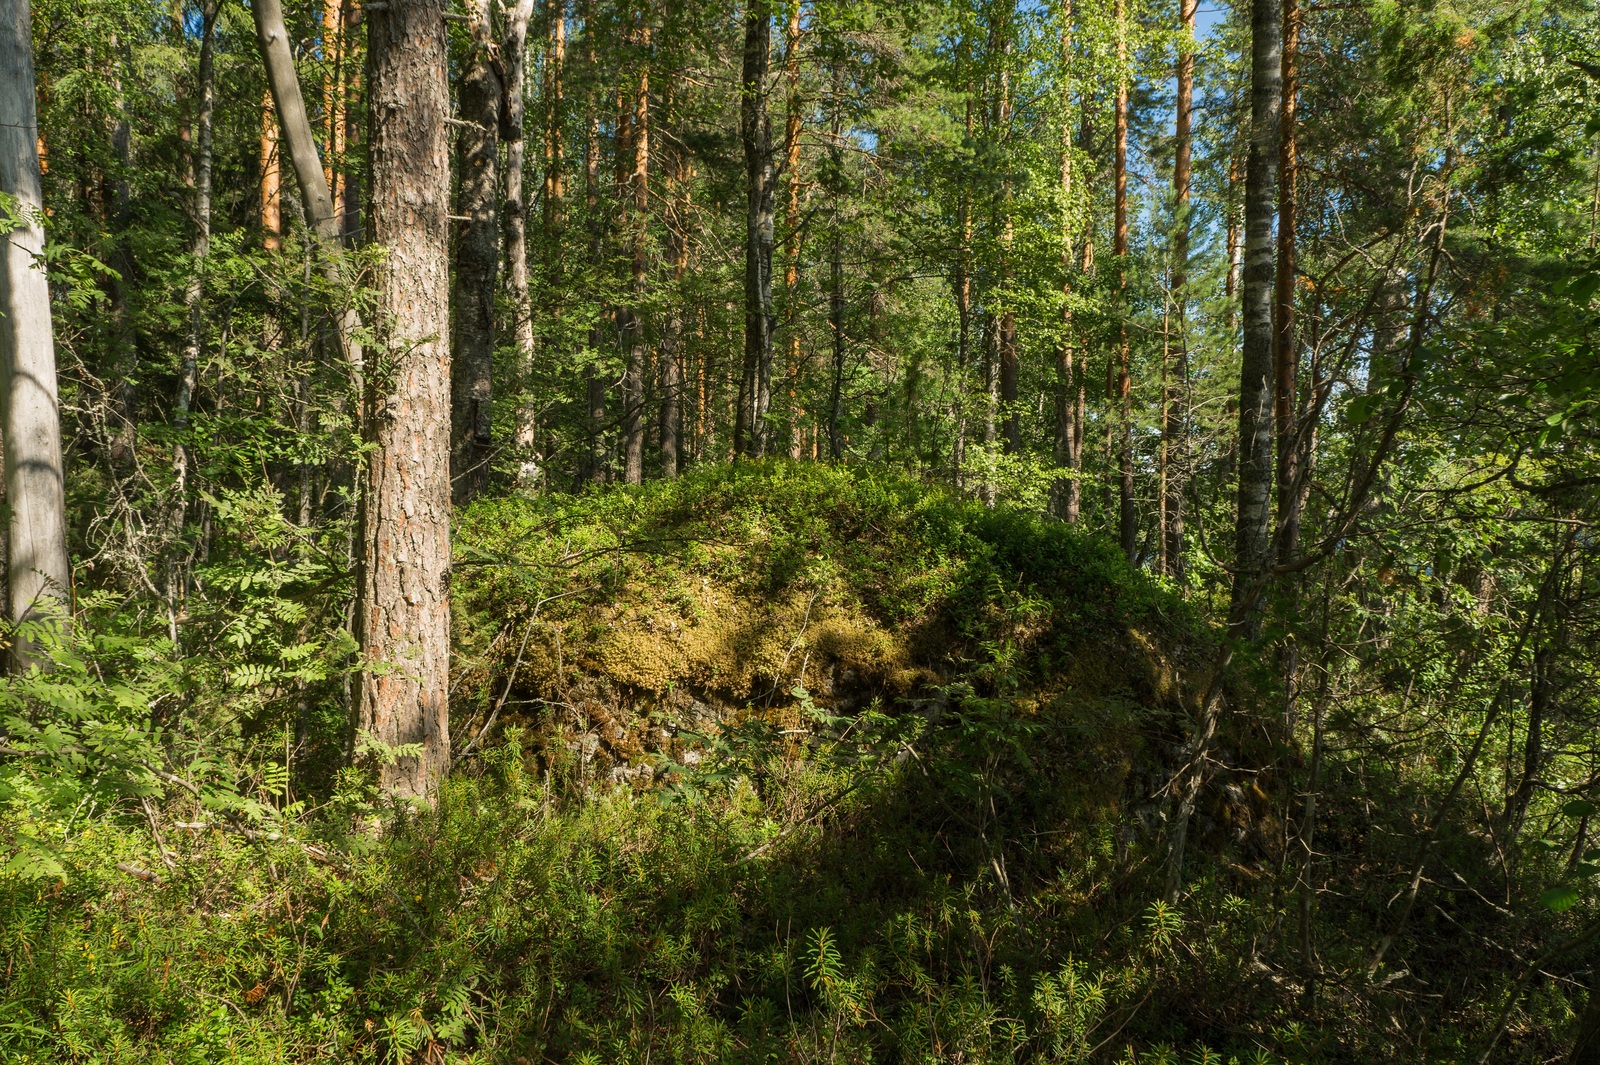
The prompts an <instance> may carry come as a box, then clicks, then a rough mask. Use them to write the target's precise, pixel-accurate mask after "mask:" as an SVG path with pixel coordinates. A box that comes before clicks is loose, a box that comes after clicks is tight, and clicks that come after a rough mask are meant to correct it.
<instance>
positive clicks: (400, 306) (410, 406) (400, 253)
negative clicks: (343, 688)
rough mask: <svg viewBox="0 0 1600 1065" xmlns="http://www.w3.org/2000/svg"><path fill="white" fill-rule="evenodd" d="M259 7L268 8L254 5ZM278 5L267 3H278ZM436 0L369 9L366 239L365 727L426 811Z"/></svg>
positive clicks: (444, 429)
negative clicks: (372, 356) (370, 368)
mask: <svg viewBox="0 0 1600 1065" xmlns="http://www.w3.org/2000/svg"><path fill="white" fill-rule="evenodd" d="M257 2H258V3H259V2H260V0H257ZM269 2H270V0H269ZM443 15H444V12H443V10H442V5H441V3H440V0H388V5H387V7H386V8H385V9H383V10H376V11H373V10H369V11H368V13H367V19H368V30H367V33H368V36H367V64H368V66H367V70H368V76H367V84H368V86H369V89H370V93H371V96H370V107H369V115H370V123H371V124H370V133H369V141H368V143H369V145H370V151H371V164H370V173H371V183H372V216H371V224H370V227H369V228H370V231H371V235H372V239H373V241H374V242H376V243H377V244H378V245H379V246H380V247H381V248H382V249H383V251H384V253H385V257H384V260H383V263H382V265H381V266H380V268H379V269H378V272H377V278H376V288H377V309H378V314H377V323H376V325H377V331H378V336H379V344H380V345H381V350H382V352H383V357H384V363H385V366H386V373H385V375H384V377H383V379H382V380H379V379H377V378H374V379H373V380H372V381H371V382H370V383H369V385H368V388H367V407H368V416H367V419H366V432H367V438H368V440H369V442H370V443H371V445H372V446H373V451H372V454H371V456H370V457H369V459H368V465H367V470H366V486H365V487H366V491H365V492H364V493H363V496H362V504H363V509H362V516H361V543H362V552H361V565H360V572H359V574H358V580H357V589H358V595H359V617H358V620H357V632H358V633H359V635H360V638H361V646H362V651H363V653H364V655H365V657H366V660H367V662H368V663H369V664H370V667H371V668H370V669H369V671H368V672H365V673H363V674H362V677H361V698H360V708H359V711H358V715H357V723H358V727H359V728H360V730H361V732H362V733H364V734H365V736H366V737H367V738H369V739H370V740H372V741H376V742H377V743H380V744H384V745H386V746H388V747H390V748H393V747H397V746H403V745H406V746H408V745H412V744H416V745H420V747H419V750H420V753H419V754H414V755H407V756H405V757H400V758H393V759H383V761H384V762H385V764H383V765H382V766H381V768H380V777H381V781H382V786H383V789H384V791H385V792H387V793H388V794H390V795H393V796H395V797H397V798H405V799H422V800H428V799H431V797H432V796H433V794H434V792H435V790H436V786H437V782H438V781H439V779H440V778H441V777H442V776H443V775H444V774H445V772H447V771H448V769H449V766H450V733H449V709H448V700H449V694H448V693H449V680H450V677H449V665H450V606H449V587H448V580H449V573H450V473H449V471H450V465H449V462H450V401H449V387H450V345H449V338H448V335H447V332H448V325H449V321H450V307H449V299H448V293H449V291H450V289H449V281H450V276H449V275H450V253H449V234H448V232H447V229H446V227H447V225H448V220H447V218H446V213H447V210H448V204H449V202H450V151H449V144H448V140H447V138H446V136H445V120H446V119H447V118H449V115H450V94H449V89H448V87H447V84H446V80H445V77H446V75H445V69H446V61H447V58H448V51H447V47H446V42H445V32H444V19H443Z"/></svg>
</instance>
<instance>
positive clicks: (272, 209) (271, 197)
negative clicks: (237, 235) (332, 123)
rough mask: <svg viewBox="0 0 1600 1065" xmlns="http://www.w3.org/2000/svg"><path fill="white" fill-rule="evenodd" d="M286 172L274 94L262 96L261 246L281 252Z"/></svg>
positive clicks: (263, 94)
mask: <svg viewBox="0 0 1600 1065" xmlns="http://www.w3.org/2000/svg"><path fill="white" fill-rule="evenodd" d="M282 194H283V172H282V171H281V170H279V169H278V120H277V118H276V117H275V116H274V114H273V110H272V93H271V92H270V91H267V90H263V92H262V96H261V203H260V218H261V246H262V247H263V248H265V249H266V250H267V251H278V250H279V249H280V248H282V246H283V239H282V238H283V204H282V202H281V197H282Z"/></svg>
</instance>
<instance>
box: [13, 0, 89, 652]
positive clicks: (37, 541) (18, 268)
mask: <svg viewBox="0 0 1600 1065" xmlns="http://www.w3.org/2000/svg"><path fill="white" fill-rule="evenodd" d="M28 7H29V5H28V0H12V2H11V3H8V4H5V5H4V6H3V8H0V192H4V193H5V194H6V195H7V196H9V197H12V198H14V199H15V200H16V203H17V206H18V208H20V210H21V212H22V215H23V217H22V218H20V219H18V223H19V224H18V225H17V228H15V229H13V230H12V231H11V233H9V234H7V236H6V240H5V249H4V258H3V259H0V263H3V267H0V408H3V410H0V434H3V440H4V445H5V448H4V450H5V458H4V464H5V489H6V505H7V509H8V510H9V516H8V519H7V523H6V581H7V596H6V618H7V620H8V621H10V622H11V623H12V624H13V625H18V624H21V623H22V622H26V621H32V620H35V619H38V618H41V617H44V616H46V615H50V614H55V613H57V612H64V611H65V610H66V609H68V608H69V602H70V592H71V588H70V584H69V581H70V579H71V570H70V566H69V562H68V559H67V523H66V510H67V505H66V495H65V486H64V474H63V468H62V463H61V414H60V407H59V403H58V400H57V392H56V355H55V339H54V337H53V336H52V334H51V329H50V286H49V282H48V281H47V280H46V278H45V273H44V270H43V269H41V267H40V265H39V257H40V256H41V255H42V254H43V252H44V228H43V226H42V225H41V222H42V220H43V216H44V196H43V191H42V189H41V185H40V177H39V175H40V171H39V122H38V116H37V113H36V110H35V102H34V95H33V25H32V21H31V18H30V13H29V10H28ZM48 664H49V659H48V657H47V655H46V654H45V653H44V649H43V648H42V647H41V646H40V644H39V642H38V641H35V640H33V639H31V638H29V637H28V636H27V635H25V634H21V633H19V634H17V635H16V636H15V637H14V638H13V642H12V645H11V665H12V668H13V669H15V670H18V671H22V670H26V669H28V668H30V667H32V666H40V667H47V666H48Z"/></svg>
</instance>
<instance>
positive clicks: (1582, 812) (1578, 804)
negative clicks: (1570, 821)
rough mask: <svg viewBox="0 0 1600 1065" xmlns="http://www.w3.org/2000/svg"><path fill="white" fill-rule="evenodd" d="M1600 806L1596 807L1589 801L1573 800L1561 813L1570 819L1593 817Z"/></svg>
mask: <svg viewBox="0 0 1600 1065" xmlns="http://www.w3.org/2000/svg"><path fill="white" fill-rule="evenodd" d="M1596 810H1600V806H1596V805H1595V804H1594V803H1592V802H1590V801H1589V800H1588V799H1573V800H1572V801H1571V802H1569V803H1567V804H1566V805H1565V806H1563V807H1562V808H1561V812H1562V813H1564V814H1566V815H1567V816H1568V817H1592V816H1593V815H1594V813H1595V811H1596Z"/></svg>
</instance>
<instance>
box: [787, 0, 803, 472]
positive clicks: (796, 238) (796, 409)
mask: <svg viewBox="0 0 1600 1065" xmlns="http://www.w3.org/2000/svg"><path fill="white" fill-rule="evenodd" d="M788 4H789V22H788V26H787V28H786V32H785V34H784V45H783V49H784V50H783V68H784V76H785V78H786V79H787V80H788V83H789V115H788V119H787V121H786V122H785V123H784V127H783V170H784V178H785V181H786V184H787V186H788V198H787V202H786V203H785V205H784V238H783V260H784V266H783V293H784V302H783V306H784V327H785V329H787V331H788V334H789V336H788V363H789V366H788V371H789V372H788V378H789V457H790V458H791V459H798V458H800V456H801V445H802V444H803V442H804V440H805V433H804V429H803V428H802V426H801V421H802V419H803V418H804V417H805V410H804V409H803V408H802V407H801V401H800V385H801V381H800V378H801V366H802V364H801V360H800V315H799V306H800V111H801V100H800V6H801V0H788Z"/></svg>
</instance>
